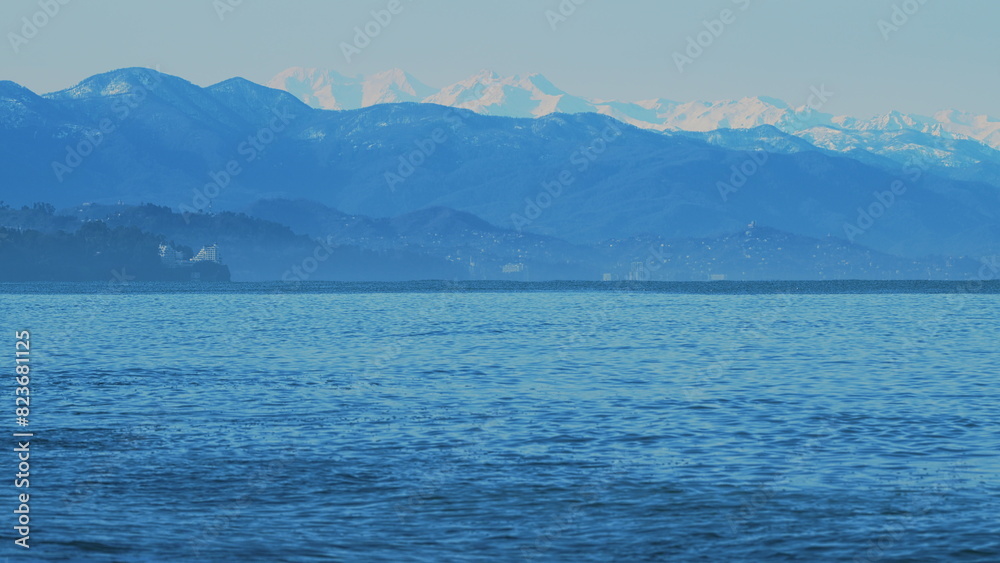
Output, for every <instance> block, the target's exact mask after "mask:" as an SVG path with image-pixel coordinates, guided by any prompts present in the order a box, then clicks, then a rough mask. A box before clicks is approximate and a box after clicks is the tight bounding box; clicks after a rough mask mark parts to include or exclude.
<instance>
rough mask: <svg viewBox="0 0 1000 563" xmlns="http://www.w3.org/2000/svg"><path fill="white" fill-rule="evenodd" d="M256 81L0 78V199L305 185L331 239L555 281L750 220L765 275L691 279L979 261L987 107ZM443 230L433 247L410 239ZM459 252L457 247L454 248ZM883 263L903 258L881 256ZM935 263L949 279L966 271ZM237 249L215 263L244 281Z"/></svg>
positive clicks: (489, 77) (293, 78) (486, 77)
mask: <svg viewBox="0 0 1000 563" xmlns="http://www.w3.org/2000/svg"><path fill="white" fill-rule="evenodd" d="M271 84H272V85H275V86H281V89H275V88H268V87H265V86H261V85H258V84H254V83H252V82H249V81H246V80H243V79H240V78H234V79H231V80H227V81H224V82H222V83H219V84H216V85H213V86H209V87H207V88H202V87H199V86H196V85H194V84H191V83H189V82H187V81H185V80H183V79H181V78H178V77H173V76H169V75H165V74H161V73H158V72H156V71H152V70H148V69H122V70H118V71H113V72H109V73H105V74H101V75H98V76H94V77H91V78H89V79H87V80H84V81H83V82H81V83H80V84H78V85H76V86H74V87H72V88H69V89H66V90H63V91H59V92H54V93H51V94H47V95H44V96H39V95H37V94H35V93H33V92H31V91H29V90H27V89H25V88H23V87H21V86H19V85H17V84H14V83H11V82H0V165H2V170H3V172H2V174H3V182H2V184H0V199H2V200H5V201H7V202H8V203H12V204H15V205H22V204H30V203H32V202H35V201H46V202H51V203H53V204H55V205H56V206H57V207H61V208H76V207H78V206H79V204H81V203H82V202H94V203H97V204H115V203H116V202H119V201H121V202H123V203H125V204H139V203H143V202H146V203H155V204H158V205H164V206H167V207H169V208H171V209H173V210H174V211H175V212H178V213H183V214H184V215H183V216H184V217H187V219H190V218H191V217H192V216H194V215H199V214H201V215H210V214H213V213H217V212H219V211H222V210H231V211H245V212H248V213H252V214H254V215H255V216H263V215H266V214H265V213H264V212H263V211H261V210H262V205H263V208H264V209H266V208H267V204H262V203H261V202H262V201H275V200H282V201H303V200H305V201H307V202H308V201H312V202H316V204H319V206H317V209H320V208H328V209H329V210H330V211H329V213H331V214H333V215H332V216H337V214H343V215H344V216H348V217H366V218H368V219H366V220H365V221H372V222H373V223H371V225H369V226H371V227H372V229H374V230H369V231H365V230H364V229H362V230H361V231H358V230H352V231H350V232H351V233H353V234H352V235H351V237H349V238H348V239H345V241H344V244H350V245H352V246H353V247H356V248H359V249H361V250H360V251H359V252H367V251H372V252H385V251H386V249H388V248H394V249H397V250H399V249H405V251H406V252H413V253H415V254H421V253H423V254H426V255H427V256H432V257H433V259H434V261H435V264H441V263H443V264H448V263H450V262H449V261H455V263H458V261H462V263H463V264H467V263H468V260H469V258H470V256H469V254H468V251H470V250H471V249H473V247H475V246H476V245H483V247H482V248H481V249H480V250H483V251H484V252H485V251H486V250H489V253H490V254H491V256H494V257H495V258H496V260H495V263H494V262H491V261H490V260H493V259H492V258H491V259H489V260H487V261H486V262H487V263H490V264H492V266H491V267H493V266H495V267H496V268H497V269H499V267H500V266H501V264H500V263H501V262H503V263H504V264H506V263H508V262H509V263H511V264H516V263H517V261H518V260H522V261H528V262H530V261H531V260H535V259H536V255H534V254H531V253H525V248H526V247H527V246H530V245H531V244H534V242H531V241H535V242H537V241H538V240H547V241H549V242H547V243H545V244H544V245H543V246H544V247H545V250H544V252H542V251H539V252H541V254H539V255H538V256H541V255H544V256H545V258H544V259H542V258H538V260H537V262H538V263H539V264H541V263H543V262H544V263H545V264H548V265H551V266H552V268H551V269H549V270H546V269H545V268H548V267H549V266H539V269H540V270H544V271H546V272H548V275H550V276H552V277H559V276H560V275H566V276H573V277H578V276H584V277H586V276H593V277H597V276H599V275H600V272H599V271H597V268H610V267H616V268H619V267H622V264H628V261H629V260H632V259H638V260H642V259H643V256H644V255H645V254H647V253H648V252H646V253H644V252H643V251H639V250H636V252H634V253H633V254H637V256H632V255H629V256H625V255H624V254H622V255H615V256H610V255H600V253H599V252H598V251H597V250H595V249H597V248H600V247H601V245H607V244H608V241H619V242H618V243H613V244H612V246H614V247H615V248H619V249H621V248H627V247H630V244H631V243H625V242H621V241H629V240H641V241H647V240H656V241H657V244H659V245H665V246H664V247H666V246H669V245H671V244H674V242H672V241H681V240H699V241H709V242H705V243H704V245H703V246H707V247H712V246H713V243H712V242H711V241H728V242H724V244H723V243H720V244H723V246H725V244H730V245H731V244H734V243H733V242H732V241H733V240H735V239H733V238H732V237H734V236H737V235H736V234H737V233H743V232H744V230H745V228H746V225H748V224H751V223H753V224H755V225H757V226H758V227H757V229H758V230H756V231H754V232H755V233H768V234H767V236H762V237H756V235H755V237H756V238H754V240H756V241H757V242H756V243H755V246H754V248H756V249H758V250H759V249H761V248H763V246H762V245H764V246H766V245H771V246H770V247H768V248H767V249H766V251H763V252H762V254H761V256H763V257H764V258H762V260H763V262H764V264H765V266H766V265H767V264H772V265H774V267H773V268H771V269H768V268H767V267H764V268H763V269H748V267H740V268H737V267H735V266H733V267H732V268H729V269H728V270H727V268H728V266H727V265H726V264H721V263H718V262H713V261H712V260H709V259H708V258H706V260H707V262H706V263H712V264H713V265H712V267H711V268H708V267H704V268H701V269H698V270H697V271H698V274H697V276H703V275H708V274H709V273H711V272H709V270H713V271H720V272H727V271H731V272H736V273H733V274H731V275H736V276H738V275H739V272H743V275H745V276H749V275H751V274H748V273H747V272H751V271H752V272H754V273H753V274H752V275H753V276H756V278H757V279H760V278H767V277H768V276H775V277H808V276H826V275H832V276H835V277H836V276H850V275H854V276H858V277H864V276H875V277H886V276H889V277H891V276H893V275H904V274H903V272H907V274H905V275H910V276H918V274H919V273H920V272H928V273H927V274H926V275H929V276H932V277H933V276H935V275H951V274H942V272H947V271H948V268H949V267H950V266H948V264H949V262H948V260H947V259H943V261H939V260H938V259H937V258H933V259H931V258H928V257H930V256H940V257H953V258H955V259H958V258H960V257H974V258H980V257H986V256H991V255H993V254H996V253H997V243H998V241H1000V188H998V186H1000V151H997V150H996V149H995V148H993V147H992V146H990V143H995V142H996V140H997V139H996V135H995V133H996V130H995V129H993V130H992V131H991V127H993V126H994V125H995V123H994V121H992V120H990V119H989V118H986V117H974V116H966V115H963V114H960V113H957V112H951V113H947V114H939V115H940V116H942V117H941V118H940V119H933V120H932V119H931V118H917V117H915V116H905V115H902V114H889V115H887V116H886V117H885V119H874V120H851V119H849V118H841V117H833V116H827V115H824V114H822V113H821V112H819V111H808V112H805V111H798V112H796V110H794V109H792V108H791V107H789V106H787V105H785V104H782V103H781V102H779V101H777V100H771V99H767V98H753V99H747V100H740V101H736V102H719V103H712V104H703V103H689V104H679V103H675V102H667V101H665V100H657V101H655V102H642V103H639V104H629V103H624V102H623V103H619V102H594V101H592V100H588V99H585V98H582V97H575V96H571V95H569V94H567V93H565V92H562V91H561V90H559V89H558V88H556V87H555V86H554V85H552V84H551V83H550V82H549V81H548V80H545V79H544V78H543V77H541V76H539V75H531V76H527V77H508V78H505V77H499V76H497V75H495V74H492V73H482V74H480V75H477V76H475V77H472V78H470V79H468V80H465V81H462V82H460V83H458V84H455V85H453V86H450V87H446V88H444V89H441V90H434V89H432V88H429V87H427V86H426V85H424V84H422V83H420V82H419V81H417V80H416V79H414V78H413V77H411V76H409V75H407V74H405V73H402V72H399V71H390V72H387V73H381V74H379V75H375V76H373V77H368V78H346V77H343V76H341V75H338V74H335V73H329V72H325V73H322V72H319V71H307V70H302V69H290V70H289V71H286V72H284V73H282V74H281V75H279V77H277V78H276V79H275V81H272V82H271ZM286 90H287V91H286ZM817 91H818V92H820V93H822V92H823V91H822V90H821V89H819V87H817ZM293 94H294V95H293ZM816 95H817V96H819V95H820V94H816ZM413 102H420V103H413ZM314 106H315V107H314ZM326 107H330V108H336V111H334V110H328V109H319V108H326ZM464 108H469V109H464ZM473 110H474V111H473ZM320 206H321V207H320ZM307 207H308V205H307ZM429 209H437V210H441V209H444V210H446V212H445V215H443V217H447V218H449V221H446V222H444V223H442V222H441V221H438V220H435V221H427V220H421V221H417V222H416V223H414V224H415V225H420V228H422V229H425V231H424V232H422V233H417V232H414V231H413V230H412V229H407V230H406V233H405V234H400V233H398V232H396V231H393V230H392V229H389V230H388V231H386V230H385V229H387V228H388V227H386V225H387V224H386V223H382V222H380V221H383V220H388V219H389V218H396V217H411V218H412V217H422V216H421V215H419V214H420V213H424V212H426V211H427V210H429ZM435 213H439V212H435ZM451 213H455V214H451ZM413 214H417V215H413ZM134 216H136V217H139V216H141V214H140V215H134ZM305 216H306V214H305V213H298V214H290V215H287V216H285V217H284V218H282V219H280V220H278V219H277V218H274V217H266V216H265V217H264V218H265V219H268V220H272V221H278V222H280V223H283V224H285V225H287V227H289V228H291V229H292V230H293V231H295V232H296V233H297V236H303V237H312V238H315V239H322V238H324V237H325V236H330V235H331V234H333V233H332V232H329V229H333V223H331V222H330V220H329V217H327V219H326V223H324V222H322V221H319V222H317V221H313V223H312V224H311V225H312V226H311V227H310V226H309V225H306V224H305V223H304V222H305V219H304V217H305ZM297 217H298V218H297ZM434 217H438V215H434ZM460 218H461V221H459V219H460ZM425 219H426V218H425ZM400 220H401V219H400ZM400 220H396V221H397V222H395V223H390V225H397V226H398V225H399V224H400V223H399V222H398V221H400ZM359 221H360V222H358V223H357V225H368V223H366V222H365V221H361V220H359ZM453 221H459V223H461V224H463V225H465V227H464V228H465V229H466V230H469V229H471V230H472V231H474V232H477V233H490V234H488V236H487V235H484V236H486V238H489V239H490V241H491V242H489V243H487V242H484V241H485V239H484V238H483V237H480V239H478V240H479V242H474V241H475V240H477V239H475V237H473V238H469V237H470V235H468V233H465V234H461V236H460V235H459V231H453V232H450V234H445V233H443V232H438V230H439V229H442V228H444V227H443V225H445V224H451V222H453ZM470 221H471V222H470ZM475 221H481V222H482V225H490V226H492V227H491V228H492V229H498V231H496V232H493V231H490V230H489V229H486V228H485V227H483V226H482V225H479V226H478V227H473V226H470V225H473V224H475ZM171 224H173V223H171ZM317 224H318V225H326V229H327V232H323V229H320V230H317V229H316V225H317ZM357 225H356V226H357ZM0 226H3V225H0ZM393 228H395V227H393ZM449 228H450V227H449ZM760 229H763V230H760ZM359 233H360V234H359ZM379 233H381V234H379ZM386 233H396V234H391V236H390V234H386ZM171 236H173V237H175V238H178V239H183V235H181V234H179V233H178V232H175V230H173V229H172V230H171ZM477 236H478V235H477ZM741 236H742V235H741ZM435 237H437V238H435ZM531 237H542V238H541V239H535V238H531ZM744 238H745V237H744ZM306 240H308V238H307V239H306ZM387 241H388V242H387ZM435 241H437V242H435ZM442 241H444V242H442ZM470 241H473V242H470ZM760 241H767V242H766V244H765V243H762V242H760ZM782 241H784V242H782ZM790 241H793V242H790ZM803 241H805V242H803ZM808 241H833V242H836V244H833V242H831V243H830V244H829V245H827V246H824V247H823V248H826V249H829V253H827V252H826V250H824V251H823V252H822V253H820V254H822V255H823V256H826V258H824V262H823V264H825V266H824V267H822V268H818V269H817V267H816V265H817V264H818V263H817V262H815V259H816V258H815V256H813V254H815V252H811V251H810V252H807V251H806V250H804V249H807V248H811V247H816V248H818V247H817V246H816V245H817V244H821V243H813V242H808ZM204 242H205V243H207V242H211V241H204ZM258 242H259V241H258ZM196 243H197V241H194V240H190V241H188V242H187V243H186V244H190V245H192V246H194V245H195V244H196ZM229 243H230V244H237V245H239V244H241V243H239V241H238V240H236V239H232V238H230V239H229ZM526 243H530V244H526ZM254 244H256V243H254ZM289 244H291V243H289ZM441 244H445V245H453V246H451V247H449V248H448V249H445V250H444V251H439V250H440V249H438V250H433V251H432V250H429V249H430V248H431V247H432V246H434V245H438V246H440V245H441ZM677 244H679V243H677ZM699 244H701V243H699ZM740 244H742V243H740ZM822 244H825V243H822ZM248 245H249V243H248ZM295 245H297V246H296V248H305V247H308V246H309V245H308V243H302V242H301V241H299V242H296V243H295ZM463 245H464V247H465V248H466V251H467V253H466V254H462V255H459V254H456V253H455V252H451V250H454V249H456V248H459V247H462V246H463ZM840 245H846V246H840ZM859 245H860V246H859ZM639 246H641V245H639ZM636 248H638V247H636ZM657 248H660V247H659V246H658V247H657ZM678 248H680V247H678ZM720 248H721V247H720ZM848 248H855V249H854V250H849V249H848ZM789 249H797V250H794V252H795V253H797V254H795V256H792V255H790V254H788V253H789V252H792V251H790V250H789ZM536 250H537V248H536ZM251 251H252V245H249V246H248V247H247V248H241V249H240V250H239V251H238V252H237V253H236V254H237V255H238V256H251V254H250V253H251ZM519 252H520V253H519ZM545 252H547V253H548V254H544V253H545ZM782 253H784V254H782ZM803 253H805V254H803ZM837 253H840V254H842V255H843V256H842V258H841V259H840V260H839V261H840V262H844V261H845V260H846V257H847V256H855V257H857V256H861V255H864V256H870V257H873V258H870V259H869V260H868V262H867V263H868V264H869V266H871V267H870V268H868V269H867V270H865V269H862V270H857V271H855V272H854V273H853V274H851V273H850V271H851V270H850V269H843V268H842V269H841V270H835V269H834V268H832V267H831V265H832V264H836V263H837V262H838V260H837V259H836V258H835V255H836V254H837ZM865 253H868V254H865ZM272 254H274V255H279V254H280V253H279V252H277V251H275V252H272ZM423 254H422V255H423ZM736 254H739V253H736ZM751 254H752V253H751ZM725 255H726V253H721V254H720V256H725ZM734 256H735V255H734ZM810 257H812V258H810ZM879 257H882V258H879ZM893 257H900V258H899V259H900V260H902V262H893V264H894V265H892V266H885V267H883V265H885V264H889V263H890V262H892V261H893V260H897V259H896V258H893ZM810 259H813V260H814V263H813V264H812V266H809V267H806V268H805V269H803V266H802V265H804V264H809V260H810ZM247 260H250V258H247ZM691 260H694V259H691ZM733 260H735V258H733ZM857 260H861V259H860V258H856V260H855V262H856V261H857ZM915 260H916V261H921V262H919V264H917V263H916V262H914V261H915ZM473 261H474V260H473ZM779 262H781V263H783V264H785V265H787V264H789V263H796V264H799V265H800V266H798V267H797V268H798V269H794V270H793V269H790V268H787V267H785V266H781V267H778V263H779ZM683 263H689V264H691V263H694V262H683ZM876 263H878V265H877V267H876ZM950 263H951V264H953V265H954V264H959V263H962V264H965V266H963V269H962V271H964V272H968V271H971V270H974V268H972V266H971V265H970V264H974V263H975V262H974V261H973V262H971V263H965V262H961V261H953V262H950ZM248 264H249V262H247V263H246V264H240V265H239V267H236V268H234V269H233V271H234V276H236V275H237V273H238V272H244V273H246V275H247V276H248V277H253V272H252V269H251V268H250V266H249V265H248ZM559 264H562V265H564V266H566V268H565V272H566V273H565V274H560V273H559V270H558V268H557V267H556V265H559ZM915 264H916V265H915ZM570 265H572V267H571V266H570ZM463 267H464V266H463ZM754 267H755V268H756V265H755V266H754ZM435 268H436V269H435ZM425 271H450V270H448V268H447V267H444V268H442V267H438V266H434V268H426V269H425ZM664 271H667V270H664ZM669 271H670V272H672V273H671V275H672V276H674V278H673V279H679V278H681V277H683V275H684V274H683V273H682V272H681V270H677V269H670V270H669ZM269 272H273V269H272V270H269ZM817 272H824V273H817ZM914 272H917V273H914ZM929 272H937V274H934V273H929ZM952 273H954V272H952ZM476 275H479V274H476ZM486 275H487V276H489V275H492V274H486ZM697 276H695V277H697Z"/></svg>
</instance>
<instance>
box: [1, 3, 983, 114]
mask: <svg viewBox="0 0 1000 563" xmlns="http://www.w3.org/2000/svg"><path fill="white" fill-rule="evenodd" d="M392 2H399V7H398V8H397V12H398V13H396V14H390V16H391V19H389V20H388V22H387V23H386V24H385V25H382V24H379V23H377V22H374V16H373V15H372V12H373V11H375V12H380V11H385V10H386V9H387V8H388V7H389V5H390V3H392ZM63 3H65V5H63ZM46 6H48V8H49V11H50V12H52V13H53V14H54V15H51V16H50V15H48V14H45V13H44V9H43V8H44V7H46ZM54 6H58V11H56V8H54ZM726 10H728V12H726ZM907 12H909V13H907ZM894 13H895V19H894ZM23 18H27V19H28V21H29V22H30V21H31V20H35V22H37V23H41V24H42V25H38V26H34V28H32V27H31V26H33V24H29V27H28V28H27V29H26V28H25V23H24V19H23ZM384 19H385V17H384V16H383V20H384ZM723 20H725V21H723ZM998 21H1000V2H991V1H988V0H967V1H963V2H947V3H946V2H944V1H943V0H905V1H903V0H837V1H831V0H822V1H807V0H801V1H793V0H708V1H705V0H702V1H694V0H676V1H664V0H659V1H658V0H631V1H629V0H615V1H612V0H536V1H532V0H480V1H475V0H364V1H361V0H358V1H351V2H348V1H322V0H300V1H296V2H278V1H272V0H170V1H169V2H168V1H160V2H154V1H150V0H132V1H127V0H102V1H85V0H5V1H4V2H2V3H0V30H2V31H3V33H4V36H5V42H4V44H3V45H0V80H13V81H15V82H17V83H19V84H22V85H24V86H26V87H28V88H30V89H31V90H33V91H35V92H38V93H45V92H50V91H54V90H59V89H62V88H66V87H69V86H72V85H73V84H75V83H77V82H79V81H80V80H82V79H84V78H86V77H88V76H91V75H94V74H99V73H101V72H106V71H109V70H113V69H116V68H122V67H130V66H143V67H151V68H159V70H161V71H162V72H165V73H168V74H173V75H177V76H180V77H182V78H185V79H187V80H190V81H191V82H194V83H195V84H199V85H203V86H207V85H210V84H213V83H215V82H219V81H221V80H225V79H227V78H231V77H233V76H242V77H244V78H247V79H249V80H252V81H255V82H259V83H266V82H267V81H268V80H269V79H270V78H271V77H273V76H274V75H275V74H277V73H278V72H280V71H281V70H284V69H286V68H288V67H291V66H302V67H318V68H327V69H332V70H336V71H338V72H341V73H343V74H347V75H357V74H370V73H375V72H380V71H383V70H388V69H390V68H402V69H404V70H406V71H407V72H409V73H410V74H412V75H414V76H415V77H417V78H418V79H420V80H421V81H423V82H424V83H426V84H428V85H429V86H432V87H436V88H440V87H444V86H447V85H449V84H452V83H454V82H457V81H459V80H462V79H464V78H466V77H468V76H470V75H472V74H474V73H476V72H478V71H480V70H482V69H490V70H493V71H496V72H498V73H500V74H529V73H535V72H537V73H541V74H543V75H545V76H546V77H548V78H549V79H550V80H551V81H552V82H553V83H554V84H555V85H556V86H558V87H560V88H562V89H563V90H566V91H568V92H570V93H572V94H575V95H579V96H584V97H590V98H599V99H618V100H624V101H637V100H644V99H650V98H667V99H670V100H675V101H682V102H683V101H692V100H722V99H736V98H742V97H746V96H770V97H774V98H779V99H782V100H785V101H786V102H788V103H789V104H791V105H793V106H800V105H802V104H804V103H806V100H807V99H808V97H809V94H810V90H811V88H813V87H817V88H818V87H825V89H826V91H830V92H832V93H833V96H832V98H831V99H830V101H829V102H828V103H827V105H826V106H824V107H823V111H824V112H829V113H834V114H846V115H852V116H855V117H870V116H872V115H875V114H878V113H884V112H886V111H888V110H899V111H904V112H912V113H919V114H924V115H927V114H931V113H934V112H935V111H938V110H941V109H947V108H955V109H960V110H964V111H970V112H974V113H988V114H991V115H994V116H1000V95H998V93H1000V60H998V56H1000V48H998V47H1000V34H998V33H997V32H996V22H998ZM880 22H882V23H881V24H880ZM366 24H367V25H369V29H374V30H376V31H377V35H376V36H374V37H371V38H370V42H369V43H368V44H367V45H364V46H363V48H360V49H358V51H360V53H354V54H353V55H352V56H351V57H350V59H351V60H350V61H348V60H347V57H345V55H344V53H343V45H344V44H351V43H353V42H354V41H355V35H356V32H355V28H356V27H359V28H362V29H363V28H364V27H365V26H366ZM32 31H34V33H32ZM29 35H30V37H29ZM365 39H367V38H365ZM699 39H700V40H701V41H700V44H698V43H699ZM692 42H694V43H695V44H696V45H697V47H690V45H691V43H692ZM689 47H690V50H689ZM685 57H686V58H685Z"/></svg>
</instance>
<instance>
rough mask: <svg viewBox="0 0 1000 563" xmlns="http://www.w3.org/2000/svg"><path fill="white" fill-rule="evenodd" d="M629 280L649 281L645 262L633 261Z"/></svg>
mask: <svg viewBox="0 0 1000 563" xmlns="http://www.w3.org/2000/svg"><path fill="white" fill-rule="evenodd" d="M628 279H629V281H647V280H649V275H648V274H646V263H645V262H632V267H631V268H629V271H628Z"/></svg>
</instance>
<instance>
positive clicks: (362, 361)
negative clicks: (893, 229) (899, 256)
mask: <svg viewBox="0 0 1000 563" xmlns="http://www.w3.org/2000/svg"><path fill="white" fill-rule="evenodd" d="M198 287H199V286H195V289H192V288H191V287H184V286H181V287H180V288H178V287H177V286H159V285H148V286H147V285H140V284H131V283H125V284H121V285H120V286H114V285H113V284H112V285H109V284H96V285H72V284H60V285H56V284H53V285H35V286H30V287H29V286H20V285H0V325H2V328H3V340H2V341H0V345H2V347H0V350H7V351H6V352H2V354H3V355H4V356H5V357H4V360H3V361H4V363H5V365H8V366H12V365H13V358H14V331H15V330H25V329H27V330H30V331H31V342H32V362H33V363H32V366H33V370H34V371H33V372H32V380H31V386H32V394H31V401H32V402H31V417H30V427H29V428H28V430H30V431H32V432H35V433H36V436H35V438H33V439H32V441H31V489H30V493H31V545H32V548H31V549H30V552H28V551H27V550H23V549H21V548H15V546H13V538H14V533H13V532H12V526H13V525H14V518H13V515H12V510H13V509H14V508H15V507H16V505H15V503H14V498H15V495H16V493H18V492H23V490H19V489H15V488H14V487H13V477H14V473H15V472H16V471H15V470H16V463H17V462H16V458H15V454H13V453H12V452H11V449H12V448H13V447H14V446H15V444H14V438H12V437H9V436H10V434H9V432H8V434H7V435H8V438H6V440H7V446H4V449H6V450H7V451H8V453H7V454H6V455H5V456H3V461H2V463H0V467H3V468H6V469H4V471H6V472H7V473H8V475H7V476H5V477H4V479H5V480H8V481H7V482H8V483H9V484H8V485H7V492H6V493H5V494H4V495H3V497H2V498H3V500H2V501H0V513H3V514H6V515H7V516H6V517H4V518H3V529H5V530H7V531H6V532H5V533H4V536H3V537H4V538H6V539H5V540H4V542H5V544H6V545H5V546H4V547H3V549H2V551H0V556H2V555H8V556H11V559H10V560H11V561H17V560H21V559H16V558H15V557H14V556H21V557H26V559H24V560H40V561H181V560H191V561H387V562H388V561H391V562H397V561H623V562H629V561H769V560H775V561H1000V362H998V350H1000V346H998V342H1000V340H998V337H1000V293H998V289H1000V288H998V286H997V285H996V284H989V285H987V286H985V287H978V286H977V287H975V288H973V290H972V291H971V293H970V292H965V293H963V292H964V291H965V289H962V288H959V287H958V286H956V285H948V284H924V285H920V284H916V285H909V286H908V285H905V284H891V285H888V286H883V285H879V284H861V285H851V284H846V285H845V284H827V285H823V284H804V285H803V284H749V285H741V284H725V285H699V284H693V285H691V284H689V285H642V284H639V285H633V286H625V287H621V286H619V289H620V290H614V291H601V290H599V289H600V287H601V286H595V285H593V284H582V285H581V284H562V285H560V284H540V285H533V286H505V285H502V284H492V285H488V284H487V285H478V286H476V285H471V286H470V285H464V286H463V285H454V284H412V285H409V286H407V285H401V284H396V285H343V284H339V285H338V284H327V285H324V284H316V285H312V286H307V287H306V288H305V289H306V290H305V291H300V292H286V291H282V289H281V288H280V287H279V286H267V285H264V286H245V285H240V284H232V285H227V286H218V287H212V286H208V287H207V289H206V288H205V286H201V287H202V289H198ZM5 381H7V385H8V391H5V393H7V395H8V398H9V404H8V410H9V411H10V412H9V413H7V414H4V415H2V417H0V421H3V425H4V427H5V428H7V429H9V431H10V432H14V431H18V430H19V429H18V428H17V427H16V426H15V425H14V412H13V409H14V405H13V386H14V383H13V377H7V378H6V379H5ZM3 417H6V420H5V419H4V418H3ZM22 551H23V552H26V553H28V555H27V556H26V555H25V553H21V552H22Z"/></svg>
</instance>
